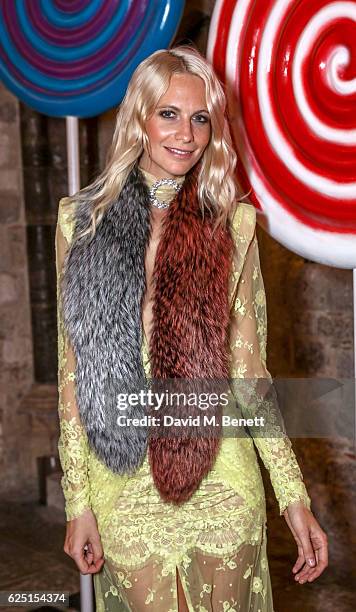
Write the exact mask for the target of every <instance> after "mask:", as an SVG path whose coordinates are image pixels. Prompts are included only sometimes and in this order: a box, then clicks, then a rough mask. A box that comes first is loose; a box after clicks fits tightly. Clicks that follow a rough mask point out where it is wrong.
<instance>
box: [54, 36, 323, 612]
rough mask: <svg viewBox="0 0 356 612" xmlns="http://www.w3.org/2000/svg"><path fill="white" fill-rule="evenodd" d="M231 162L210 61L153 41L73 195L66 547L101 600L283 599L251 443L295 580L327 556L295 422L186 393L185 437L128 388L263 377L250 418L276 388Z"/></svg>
mask: <svg viewBox="0 0 356 612" xmlns="http://www.w3.org/2000/svg"><path fill="white" fill-rule="evenodd" d="M235 163H236V156H235V153H234V150H233V148H232V144H231V138H230V133H229V127H228V121H227V116H226V109H225V96H224V93H223V90H222V87H221V85H220V83H219V81H218V79H217V77H216V76H215V74H214V72H213V70H212V68H211V67H210V65H209V64H208V63H207V62H206V60H205V59H204V58H203V57H201V56H200V55H199V54H198V53H197V52H196V51H195V50H193V49H191V48H189V47H183V46H182V47H177V48H175V49H172V50H170V51H166V50H162V51H157V52H156V53H154V54H153V55H151V56H150V57H148V58H147V59H146V60H144V61H143V62H142V63H141V64H140V65H139V67H138V68H137V69H136V71H135V73H134V74H133V76H132V79H131V82H130V84H129V86H128V89H127V93H126V96H125V98H124V100H123V102H122V104H121V106H120V108H119V111H118V114H117V122H116V128H115V133H114V137H113V143H112V147H111V150H110V154H109V157H108V161H107V165H106V167H105V169H104V171H103V172H102V174H101V175H100V176H99V177H98V178H97V180H96V181H94V183H93V184H91V185H89V186H88V187H86V188H85V189H82V190H81V191H80V192H79V193H77V194H76V195H75V196H74V197H73V198H64V199H63V200H61V202H60V207H59V215H58V225H57V233H56V253H57V270H58V324H59V396H60V401H59V417H60V425H61V435H60V442H59V452H60V458H61V463H62V467H63V472H64V476H63V480H62V486H63V490H64V495H65V499H66V514H67V533H66V539H65V545H64V550H65V552H66V553H67V554H68V555H70V556H71V557H72V558H73V559H74V561H75V562H76V564H77V567H78V568H79V570H80V571H81V572H82V573H83V574H89V573H91V574H93V575H94V586H95V594H96V605H97V612H102V611H108V612H114V611H135V612H136V611H137V612H138V611H141V610H152V611H154V612H168V611H171V612H173V611H175V612H176V611H180V612H181V611H184V610H190V611H193V610H194V611H195V610H199V611H200V612H203V611H204V612H205V611H208V610H209V611H210V610H213V611H220V610H241V611H246V612H247V611H250V612H262V611H263V612H272V610H273V603H272V593H271V584H270V577H269V570H268V561H267V556H266V509H265V496H264V490H263V483H262V479H261V474H260V470H259V467H258V462H257V456H256V450H255V449H257V450H258V452H259V454H260V456H261V457H262V460H263V462H264V464H265V465H266V467H267V469H268V470H269V473H270V476H271V480H272V484H273V487H274V490H275V493H276V496H277V499H278V502H279V506H280V512H281V514H283V515H284V517H285V519H286V521H287V523H288V526H289V527H290V529H291V531H292V534H293V536H294V538H295V540H296V542H297V545H298V558H297V561H296V563H295V566H294V568H293V570H292V571H293V573H294V578H295V580H298V581H299V583H300V584H302V583H305V582H311V581H313V580H315V578H317V576H319V575H320V574H321V572H322V571H323V570H324V568H325V567H326V565H327V542H326V536H325V534H324V532H323V531H322V529H321V528H320V527H319V525H318V523H317V521H316V519H315V518H314V516H313V514H312V513H311V511H310V499H309V497H308V494H307V491H306V489H305V486H304V483H303V479H302V475H301V472H300V469H299V466H298V463H297V461H296V458H295V455H294V453H293V450H292V448H291V443H290V441H289V439H288V437H287V436H286V435H285V433H284V432H283V428H279V429H278V432H279V433H278V436H277V437H275V436H273V437H268V436H267V437H266V436H262V435H261V436H255V437H254V440H253V439H252V437H251V436H249V435H241V434H234V435H230V436H228V435H225V436H224V435H223V434H222V433H221V428H219V426H218V427H216V428H215V431H214V432H212V428H210V429H209V431H207V430H206V429H205V430H204V428H203V426H202V425H201V424H200V421H199V423H198V424H197V425H196V427H195V430H194V427H189V424H188V425H187V421H184V420H183V419H180V420H179V418H180V417H181V416H182V415H185V416H187V414H188V412H189V409H188V412H187V406H186V405H185V406H183V408H181V407H180V408H177V409H176V412H175V416H176V417H177V415H178V417H179V418H178V417H177V419H176V421H175V423H177V422H178V425H177V427H176V429H177V430H179V431H180V434H179V435H172V434H169V433H168V429H169V427H167V426H166V425H165V424H164V418H163V415H164V410H166V413H169V411H170V410H171V408H170V407H169V405H168V400H167V399H165V400H164V402H163V404H160V405H157V404H154V405H153V408H152V403H150V401H148V399H147V398H148V396H147V395H140V396H139V401H132V397H134V399H135V394H134V391H135V390H137V389H138V388H139V387H140V385H141V387H140V388H141V389H143V390H145V389H146V390H147V387H146V386H145V384H146V383H147V381H148V380H149V379H150V378H151V377H152V378H153V379H155V380H162V381H167V380H168V379H169V380H183V379H187V380H188V381H189V380H191V381H196V380H197V379H209V380H210V381H211V380H212V381H215V380H216V381H218V380H227V379H228V378H229V377H231V378H232V379H244V381H246V382H248V381H249V380H250V381H254V384H251V385H248V387H249V395H248V393H246V392H245V391H244V392H241V391H239V390H237V391H236V398H237V399H238V402H235V404H236V409H237V407H239V409H240V408H241V410H242V413H243V414H245V416H246V415H249V416H252V417H253V416H254V415H253V410H254V409H256V405H257V404H256V402H253V401H251V393H252V396H253V397H254V398H257V399H258V396H259V399H260V400H261V402H260V406H262V408H261V410H262V412H263V406H264V403H266V402H271V400H270V399H267V394H266V393H265V392H263V393H261V389H262V387H263V385H262V387H261V388H259V383H262V382H263V381H264V383H266V381H267V383H268V382H270V380H271V378H270V375H269V373H268V371H267V369H266V352H265V349H266V303H265V293H264V286H263V280H262V276H261V270H260V264H259V255H258V244H257V240H256V231H255V226H256V214H255V209H254V207H253V206H252V205H249V204H245V203H241V202H239V201H238V194H237V189H236V185H235V180H234V169H235ZM256 383H258V384H256ZM138 395H139V394H136V399H137V396H138ZM247 397H250V400H249V401H248V400H246V398H247ZM268 397H270V396H268ZM125 398H126V399H125ZM209 402H211V404H212V400H211V398H210V399H209ZM209 405H210V404H209ZM251 406H252V408H251ZM210 408H211V406H210ZM269 408H271V404H269ZM192 410H193V409H192ZM215 411H216V414H217V415H220V416H221V412H219V408H216V409H215ZM198 412H199V410H196V412H195V413H194V414H197V413H198ZM200 412H202V411H200ZM262 412H261V414H262ZM255 416H256V415H255ZM149 417H150V419H151V420H150V421H149ZM154 417H156V422H154V420H152V419H153V418H154ZM214 418H215V417H214ZM159 419H160V420H159ZM181 422H184V423H185V425H183V426H179V423H181ZM195 423H197V422H196V421H195ZM218 425H221V420H220V421H219V420H218ZM194 432H195V434H198V435H194ZM204 432H205V435H203V434H204Z"/></svg>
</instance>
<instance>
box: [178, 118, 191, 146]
mask: <svg viewBox="0 0 356 612" xmlns="http://www.w3.org/2000/svg"><path fill="white" fill-rule="evenodd" d="M176 140H181V141H182V142H191V141H192V140H193V130H192V124H191V122H190V120H189V121H181V122H180V124H179V126H178V128H177V131H176Z"/></svg>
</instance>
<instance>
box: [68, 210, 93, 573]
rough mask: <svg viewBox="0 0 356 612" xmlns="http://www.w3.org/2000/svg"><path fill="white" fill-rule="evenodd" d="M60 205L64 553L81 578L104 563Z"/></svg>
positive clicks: (70, 232) (69, 211)
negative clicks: (67, 316)
mask: <svg viewBox="0 0 356 612" xmlns="http://www.w3.org/2000/svg"><path fill="white" fill-rule="evenodd" d="M64 202H65V200H64V199H63V200H61V201H60V203H59V212H58V222H57V228H56V268H57V326H58V395H59V403H58V414H59V423H60V437H59V443H58V451H59V457H60V461H61V465H62V469H63V478H62V482H61V484H62V489H63V493H64V497H65V501H66V504H65V510H66V516H67V529H66V537H65V542H64V551H65V552H66V554H67V555H69V556H70V557H72V559H73V560H74V561H75V563H76V565H77V567H78V569H79V571H80V572H81V573H82V574H95V573H97V572H99V571H100V570H101V568H102V566H103V563H104V553H103V547H102V544H101V540H100V535H99V532H98V526H97V522H96V518H95V516H94V514H93V512H92V510H91V507H90V487H89V479H88V457H89V444H88V439H87V436H86V433H85V431H84V429H83V426H82V424H81V422H80V416H79V411H78V406H77V402H76V394H75V356H74V353H73V350H72V347H71V346H70V342H69V338H68V335H67V334H66V331H65V327H64V324H63V319H62V310H61V292H60V279H61V273H62V268H63V262H64V258H65V255H66V252H67V250H68V247H69V245H70V242H71V239H72V231H73V224H72V221H71V210H68V207H67V206H66V205H65V204H64Z"/></svg>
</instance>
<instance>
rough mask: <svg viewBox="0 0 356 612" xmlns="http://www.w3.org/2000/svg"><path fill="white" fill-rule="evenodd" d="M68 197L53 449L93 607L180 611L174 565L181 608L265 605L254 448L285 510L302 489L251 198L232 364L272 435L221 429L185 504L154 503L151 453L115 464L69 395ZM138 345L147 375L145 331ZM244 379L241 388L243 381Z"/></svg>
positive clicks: (240, 229) (261, 610)
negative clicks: (84, 557)
mask: <svg viewBox="0 0 356 612" xmlns="http://www.w3.org/2000/svg"><path fill="white" fill-rule="evenodd" d="M72 212H73V210H71V207H70V206H68V204H67V203H66V201H65V199H63V200H61V202H60V206H59V215H58V224H57V231H56V262H57V282H58V285H57V302H58V354H59V358H58V389H59V405H58V412H59V418H60V440H59V453H60V460H61V464H62V468H63V473H64V476H63V478H62V487H63V492H64V495H65V500H66V515H67V520H71V519H73V518H75V517H77V516H80V515H81V514H82V513H83V511H84V510H85V509H87V508H91V509H92V510H93V512H94V514H95V516H96V519H97V523H98V529H99V533H100V535H101V539H102V543H103V548H104V554H105V559H106V561H105V565H104V568H103V570H102V571H101V572H100V573H99V574H96V575H95V576H94V583H95V592H96V605H97V610H98V612H104V611H105V612H113V611H114V610H115V611H121V610H122V611H130V610H141V609H142V610H146V609H147V610H152V611H153V610H154V611H155V612H168V611H171V612H173V611H174V612H177V610H178V607H177V588H176V571H178V572H179V576H180V579H181V582H182V585H183V588H184V592H185V595H186V600H187V603H188V607H189V610H191V611H198V612H206V611H211V610H223V611H230V612H233V611H237V610H239V611H247V610H248V611H252V612H273V603H272V595H271V586H270V578H269V571H268V561H267V555H266V514H265V496H264V489H263V482H262V477H261V473H260V469H259V466H258V462H257V456H256V450H255V448H257V450H258V452H259V454H260V456H261V458H262V461H263V462H264V465H265V466H266V468H267V469H268V470H269V474H270V477H271V481H272V485H273V488H274V491H275V494H276V497H277V499H278V502H279V506H280V512H281V513H282V512H283V511H284V509H285V508H286V507H287V506H288V504H290V503H292V502H293V501H296V500H302V501H303V502H304V503H305V505H306V506H308V507H310V499H309V497H308V494H307V492H306V489H305V486H304V483H303V479H302V474H301V472H300V468H299V465H298V463H297V460H296V458H295V455H294V452H293V450H292V447H291V443H290V440H289V439H288V437H287V436H286V434H285V432H284V430H283V426H281V425H280V418H279V417H278V418H277V417H276V418H275V421H273V418H272V419H271V414H272V416H274V415H277V416H278V406H277V405H276V400H275V397H274V396H273V393H272V399H271V393H270V392H268V393H267V392H266V384H267V386H268V387H269V388H270V386H271V385H270V383H271V376H270V374H269V372H268V371H267V369H266V341H267V313H266V299H265V291H264V285H263V279H262V275H261V270H260V262H259V254H258V243H257V238H256V233H255V226H256V212H255V209H254V207H253V206H251V205H248V204H239V205H238V206H237V208H236V213H235V216H234V220H233V226H232V231H233V234H234V239H235V245H236V250H235V256H234V261H233V268H232V272H231V278H230V303H231V317H230V355H231V363H230V375H231V378H232V379H243V380H242V381H241V382H243V383H244V382H246V383H247V384H246V388H245V389H244V388H242V387H240V385H238V388H237V390H236V389H234V385H233V391H234V395H235V398H236V400H237V402H238V403H239V406H240V409H241V411H242V413H243V415H244V416H253V415H255V414H261V413H262V412H263V411H264V412H266V411H267V412H268V414H269V416H270V420H272V421H273V422H275V430H276V432H277V430H278V432H277V435H273V436H270V437H264V436H253V435H252V436H251V437H250V436H246V437H229V438H228V437H226V438H223V440H222V443H221V449H220V452H219V454H218V457H217V459H216V462H215V465H214V469H213V470H212V471H211V472H210V473H209V474H208V475H207V476H206V478H204V479H203V481H202V483H201V485H200V487H199V488H198V490H197V491H196V492H195V493H194V495H193V496H192V497H191V498H190V500H188V502H186V503H185V504H183V505H180V506H176V505H173V504H169V503H165V502H162V500H161V499H160V497H159V494H158V492H157V490H156V488H155V487H154V484H153V480H152V478H151V474H150V469H149V464H148V461H147V457H146V458H145V461H144V462H143V464H142V466H141V467H140V468H139V469H138V470H137V472H136V473H135V474H134V475H133V476H119V475H117V474H114V473H113V472H111V471H110V470H109V469H108V468H107V467H106V466H105V465H104V464H103V463H102V462H101V461H100V460H99V459H98V457H97V456H96V455H95V453H94V452H93V450H92V449H91V448H90V447H89V444H88V441H87V437H86V434H85V431H84V428H83V427H82V425H81V422H80V417H79V413H78V407H77V404H76V395H75V358H74V355H73V351H72V348H71V346H70V343H69V340H68V337H67V335H66V332H65V329H64V325H63V321H62V316H61V303H60V293H59V287H60V285H59V281H60V275H61V270H62V264H63V260H64V257H65V253H66V251H67V249H68V247H69V245H70V242H71V239H72V234H73V223H72V214H71V213H72ZM142 355H143V361H144V366H145V371H146V375H147V376H149V374H150V363H149V355H148V347H147V343H146V339H145V337H144V340H143V345H142ZM241 389H242V390H241Z"/></svg>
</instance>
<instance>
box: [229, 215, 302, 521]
mask: <svg viewBox="0 0 356 612" xmlns="http://www.w3.org/2000/svg"><path fill="white" fill-rule="evenodd" d="M251 208H252V207H251ZM248 212H249V213H251V211H248ZM249 216H250V215H246V214H244V216H243V218H242V221H241V226H240V229H239V235H242V236H248V235H250V236H251V235H252V238H251V239H250V242H249V245H248V248H247V252H246V256H245V259H244V262H243V268H242V271H241V275H240V278H239V281H238V285H237V288H236V293H235V296H234V298H233V302H232V312H231V336H230V346H231V368H230V372H231V378H232V379H241V378H243V379H245V381H246V382H245V381H244V382H242V381H239V380H236V382H235V384H234V389H235V394H236V398H237V400H238V403H239V405H240V408H241V410H242V412H243V415H244V416H245V417H246V418H248V417H254V416H263V417H264V418H265V423H266V427H265V429H261V430H260V431H258V430H255V431H256V434H255V435H254V437H253V440H254V443H255V445H256V447H257V449H258V452H259V454H260V457H261V459H262V461H263V463H264V465H265V467H266V468H267V469H268V471H269V474H270V478H271V482H272V486H273V489H274V492H275V495H276V497H277V500H278V503H279V509H280V514H283V512H284V510H285V509H286V508H287V506H288V505H289V504H290V503H292V502H295V501H298V500H300V501H302V502H303V503H304V504H305V506H306V507H308V508H310V499H309V496H308V494H307V491H306V488H305V485H304V482H303V477H302V474H301V471H300V468H299V465H298V463H297V460H296V457H295V454H294V452H293V449H292V445H291V442H290V440H289V438H288V436H287V435H286V433H285V431H284V428H283V420H282V417H281V415H280V412H279V409H278V402H277V396H276V393H275V390H274V388H273V383H272V378H271V375H270V373H269V372H268V370H267V367H266V343H267V310H266V295H265V289H264V283H263V278H262V273H261V267H260V259H259V250H258V242H257V237H256V230H255V227H256V213H255V212H254V215H253V217H252V220H251V218H249V219H248V217H249ZM246 217H247V220H248V221H249V223H250V227H248V228H246V227H244V224H245V225H246ZM237 247H238V249H239V246H238V245H237ZM238 249H237V252H238ZM268 433H270V437H263V436H266V435H268Z"/></svg>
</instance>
